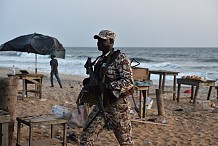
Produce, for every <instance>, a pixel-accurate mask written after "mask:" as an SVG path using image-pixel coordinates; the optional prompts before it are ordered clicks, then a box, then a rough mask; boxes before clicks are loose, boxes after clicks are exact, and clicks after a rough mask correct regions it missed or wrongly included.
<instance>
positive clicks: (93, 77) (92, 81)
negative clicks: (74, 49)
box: [84, 57, 110, 131]
mask: <svg viewBox="0 0 218 146" xmlns="http://www.w3.org/2000/svg"><path fill="white" fill-rule="evenodd" d="M84 67H85V68H86V74H89V78H90V83H89V84H90V85H91V86H95V85H98V83H99V81H98V78H97V76H96V75H95V73H94V71H93V68H92V61H91V58H90V57H88V59H87V61H86V63H85V65H84ZM92 90H93V92H94V94H95V97H96V98H97V101H98V107H99V111H98V113H97V114H96V115H95V116H94V118H93V119H92V120H91V121H90V122H89V123H88V124H87V125H86V127H85V128H84V131H86V129H87V128H88V127H89V126H90V125H91V123H92V122H93V121H94V119H95V118H96V117H97V116H98V115H99V114H102V117H103V119H104V122H105V126H106V127H107V129H108V131H109V130H110V126H109V118H107V117H106V115H105V111H104V105H103V101H102V97H101V94H99V92H98V91H97V90H98V89H96V88H93V89H92Z"/></svg>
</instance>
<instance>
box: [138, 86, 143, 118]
mask: <svg viewBox="0 0 218 146" xmlns="http://www.w3.org/2000/svg"><path fill="white" fill-rule="evenodd" d="M139 98H140V99H139V100H140V101H139V102H140V118H143V94H142V90H140V91H139Z"/></svg>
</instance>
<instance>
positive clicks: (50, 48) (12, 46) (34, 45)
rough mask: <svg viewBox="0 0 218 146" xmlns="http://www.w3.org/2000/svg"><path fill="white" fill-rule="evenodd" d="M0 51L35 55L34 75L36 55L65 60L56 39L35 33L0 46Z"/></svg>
mask: <svg viewBox="0 0 218 146" xmlns="http://www.w3.org/2000/svg"><path fill="white" fill-rule="evenodd" d="M0 51H18V52H27V53H35V54H36V55H35V73H37V54H40V55H55V56H56V57H57V58H63V59H64V58H65V49H64V47H63V45H62V44H61V43H60V42H59V41H58V40H57V39H56V38H54V37H51V36H47V35H42V34H37V33H33V34H28V35H22V36H19V37H17V38H15V39H13V40H10V41H8V42H6V43H4V44H2V45H1V46H0Z"/></svg>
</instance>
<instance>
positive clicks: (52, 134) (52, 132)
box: [51, 124, 54, 138]
mask: <svg viewBox="0 0 218 146" xmlns="http://www.w3.org/2000/svg"><path fill="white" fill-rule="evenodd" d="M53 137H54V126H53V124H51V138H53Z"/></svg>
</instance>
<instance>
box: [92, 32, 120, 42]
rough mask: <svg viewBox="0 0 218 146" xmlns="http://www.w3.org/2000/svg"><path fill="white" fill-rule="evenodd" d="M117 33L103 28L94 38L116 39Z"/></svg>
mask: <svg viewBox="0 0 218 146" xmlns="http://www.w3.org/2000/svg"><path fill="white" fill-rule="evenodd" d="M115 37H116V34H115V33H114V32H112V31H110V30H102V31H100V32H99V34H98V35H94V39H99V38H101V39H104V40H106V39H113V40H115Z"/></svg>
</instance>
